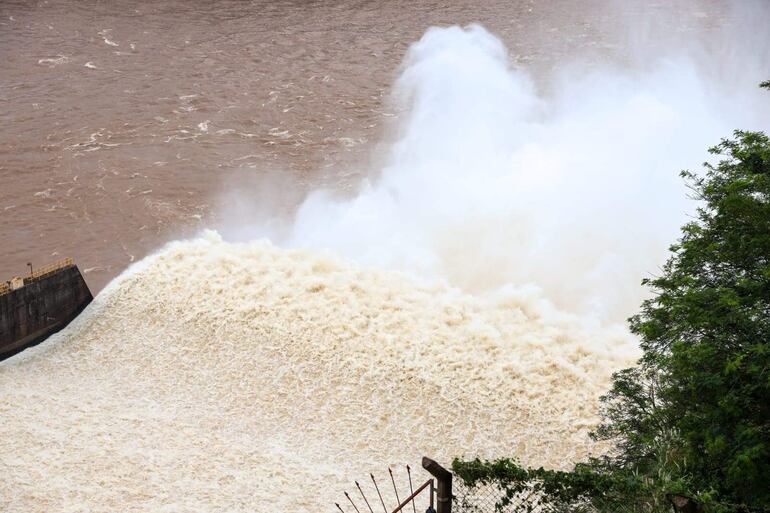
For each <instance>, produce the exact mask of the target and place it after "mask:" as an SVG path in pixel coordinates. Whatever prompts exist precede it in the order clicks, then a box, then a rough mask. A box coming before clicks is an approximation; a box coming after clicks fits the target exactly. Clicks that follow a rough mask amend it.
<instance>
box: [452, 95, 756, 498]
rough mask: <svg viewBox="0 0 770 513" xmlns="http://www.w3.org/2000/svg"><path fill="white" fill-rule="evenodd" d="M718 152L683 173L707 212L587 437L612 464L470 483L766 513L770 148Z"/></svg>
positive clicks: (675, 260)
mask: <svg viewBox="0 0 770 513" xmlns="http://www.w3.org/2000/svg"><path fill="white" fill-rule="evenodd" d="M761 86H762V87H767V88H769V89H770V82H764V83H763V84H761ZM710 152H711V153H712V154H714V155H717V160H718V163H717V164H715V165H714V164H709V163H707V164H705V165H704V166H705V173H703V174H700V175H698V174H694V173H691V172H688V171H685V172H683V173H682V176H683V178H684V179H685V180H686V181H687V183H688V186H689V188H690V190H691V191H692V193H693V196H694V198H695V199H697V200H699V201H700V202H701V204H700V208H698V210H697V215H696V216H695V217H694V219H693V220H692V222H690V223H688V224H686V225H685V226H684V227H683V228H682V237H681V239H680V240H679V241H678V242H677V243H676V244H674V245H673V246H672V247H671V256H670V258H669V260H668V261H667V262H666V264H665V265H664V267H663V268H662V272H661V274H660V276H659V277H656V278H652V279H648V280H644V281H643V283H644V284H645V285H647V286H648V287H650V288H651V290H652V292H653V293H654V295H653V297H652V298H651V299H649V300H647V301H645V302H644V303H643V304H642V307H641V311H640V313H639V314H638V315H636V316H634V317H632V318H631V319H630V326H631V330H632V331H633V332H634V333H635V334H637V335H638V336H639V338H640V340H641V347H642V350H643V357H642V358H641V360H640V361H639V362H638V365H637V366H636V367H633V368H630V369H625V370H622V371H620V372H617V373H615V374H614V376H613V381H612V386H611V388H610V390H609V392H608V393H607V394H606V395H605V396H604V397H603V398H602V412H601V413H602V418H603V422H602V424H601V425H600V426H599V428H598V429H597V430H596V431H595V432H594V433H593V436H594V437H595V438H596V439H600V440H610V441H612V442H614V445H615V451H613V452H612V453H611V454H610V455H608V456H605V457H603V458H597V459H592V460H591V461H589V462H587V463H583V464H580V465H578V466H577V467H576V468H575V470H574V471H573V472H553V471H546V470H543V469H524V468H522V467H519V466H518V465H516V464H515V463H514V462H513V461H511V460H499V461H497V462H480V461H478V460H476V461H472V462H461V461H456V462H455V469H456V471H458V473H459V474H460V475H461V477H463V478H464V479H466V478H467V479H468V482H469V483H472V482H479V481H483V482H490V481H494V482H497V483H499V484H502V485H503V487H504V488H505V489H506V490H507V491H508V492H509V495H510V494H511V493H513V492H514V491H515V490H521V489H523V488H521V487H522V486H525V483H530V485H529V486H531V483H533V482H534V483H536V486H537V487H538V489H539V490H540V491H541V492H542V493H543V494H544V499H545V500H550V501H551V502H552V503H554V504H558V505H562V506H566V507H568V506H569V505H572V507H573V508H574V507H575V506H576V505H579V504H591V505H592V506H593V507H594V508H595V509H599V510H600V511H612V510H613V508H617V505H618V504H619V502H618V500H620V499H622V498H623V497H625V498H626V499H631V500H632V501H636V504H637V505H638V506H639V507H638V508H636V509H634V510H640V511H658V510H662V508H663V507H664V503H665V500H664V499H665V494H666V493H668V492H674V493H682V494H686V495H690V496H694V497H696V498H698V499H699V500H700V501H701V502H703V503H705V504H706V505H709V504H710V505H711V506H712V508H711V509H712V510H714V511H720V510H721V511H735V510H736V509H741V508H743V509H746V510H758V511H761V510H768V511H770V140H769V139H768V137H767V136H766V135H765V134H763V133H761V132H743V131H736V132H735V133H734V137H733V138H732V139H724V140H722V142H721V143H720V144H718V145H717V146H715V147H714V148H711V149H710ZM514 495H515V494H514ZM720 505H721V506H720ZM567 509H569V507H568V508H567Z"/></svg>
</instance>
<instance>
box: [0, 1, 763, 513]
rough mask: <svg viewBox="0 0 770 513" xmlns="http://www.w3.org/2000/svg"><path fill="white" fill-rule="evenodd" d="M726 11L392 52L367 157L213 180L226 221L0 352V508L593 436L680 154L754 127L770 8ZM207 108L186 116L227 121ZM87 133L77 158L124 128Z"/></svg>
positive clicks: (331, 496) (323, 473)
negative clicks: (573, 34)
mask: <svg viewBox="0 0 770 513" xmlns="http://www.w3.org/2000/svg"><path fill="white" fill-rule="evenodd" d="M290 5H293V4H291V3H289V4H287V7H286V8H287V9H289V10H290V11H291V12H295V11H294V10H292V9H290V8H289V6H290ZM309 5H313V6H315V8H316V9H319V8H320V7H318V6H317V5H316V4H309ZM757 5H759V4H757ZM233 8H234V9H235V7H233ZM276 9H278V8H276ZM225 11H226V12H229V11H227V10H225ZM279 12H280V9H279ZM356 12H358V11H356ZM388 12H389V11H388ZM463 12H464V11H463ZM687 12H691V14H692V13H695V14H697V16H694V17H695V18H696V19H698V20H700V19H706V20H711V19H712V16H713V12H714V11H706V12H701V11H697V10H696V11H687ZM731 12H732V11H731ZM736 12H742V13H743V17H741V16H738V14H735V19H734V21H732V22H731V23H733V25H730V23H726V22H725V26H724V27H723V29H724V30H722V31H716V32H710V33H709V34H711V35H715V34H721V35H719V37H716V36H715V39H714V40H709V39H707V38H700V39H698V38H696V41H695V42H691V43H692V44H691V45H690V46H688V47H687V48H680V47H676V46H672V47H671V48H669V49H668V51H666V52H664V53H660V52H659V51H656V52H652V55H649V54H647V53H644V54H643V55H637V56H635V57H634V58H633V59H631V56H630V55H627V56H626V57H627V58H628V59H630V62H627V63H625V64H623V65H606V66H599V65H597V64H596V63H595V62H593V63H591V62H592V61H576V63H574V64H571V65H566V64H565V65H564V66H563V67H559V69H558V70H556V71H553V72H552V73H550V74H546V75H543V76H540V77H538V76H535V74H534V72H533V70H532V69H530V67H528V66H527V65H526V60H524V62H522V59H519V58H517V57H518V54H516V53H514V54H513V55H511V54H510V53H509V51H508V49H507V48H506V45H505V44H504V42H503V40H501V39H499V38H498V37H496V36H495V35H494V34H492V33H491V32H489V31H488V30H486V29H485V28H483V27H482V26H480V25H471V26H467V27H459V26H451V27H444V28H432V29H429V30H427V32H425V33H424V35H422V37H420V39H419V40H418V41H417V42H416V43H414V44H413V45H411V46H410V47H409V49H408V51H406V53H405V54H404V58H403V62H402V64H401V66H400V68H396V66H395V65H394V70H396V69H397V72H398V78H397V79H396V80H395V84H394V86H393V87H392V90H391V93H389V94H388V95H387V96H388V99H387V100H382V102H383V105H387V107H388V108H389V109H392V112H394V113H398V116H397V117H398V122H397V123H394V125H393V126H392V127H391V130H390V131H389V132H388V134H387V135H386V136H384V141H385V142H384V143H383V145H382V146H383V147H382V148H379V149H378V150H376V151H375V150H374V149H373V148H370V150H371V151H372V152H373V155H374V156H373V157H372V158H371V162H372V164H371V165H370V166H369V167H368V168H365V169H364V170H363V171H360V173H359V175H360V176H359V178H361V179H360V180H353V182H355V183H354V184H353V183H351V184H349V186H342V187H341V186H339V180H341V179H342V178H340V177H339V176H338V177H337V178H338V179H339V180H336V181H335V180H330V181H331V182H334V183H336V184H337V186H333V187H330V188H326V189H324V188H321V187H320V186H321V185H329V184H328V183H326V182H327V180H325V179H324V178H323V177H321V178H318V177H317V180H315V182H314V184H313V186H311V187H309V188H310V189H311V190H312V192H311V193H310V194H308V195H307V196H306V197H304V198H303V194H302V192H303V191H302V187H299V186H298V185H297V183H296V180H294V179H293V178H290V177H289V178H287V176H286V175H285V174H281V173H278V174H276V173H257V175H258V176H256V177H251V178H250V180H249V187H239V186H237V184H236V186H231V187H228V188H227V190H226V192H224V193H222V194H221V198H220V201H221V203H222V204H223V205H225V206H223V207H221V208H220V209H219V211H218V214H217V222H216V223H214V222H212V223H211V224H216V225H217V227H218V231H214V230H205V231H203V232H201V233H200V234H199V235H198V236H196V237H193V238H190V239H187V240H183V241H177V242H172V243H170V244H167V245H166V246H164V247H163V248H161V249H159V250H157V251H156V252H155V253H154V254H153V255H151V256H149V257H147V258H145V259H143V260H141V261H139V262H137V263H135V264H134V265H133V266H131V267H130V268H129V269H128V270H127V271H125V272H124V273H122V274H121V275H120V276H118V277H117V278H116V279H115V280H114V281H112V282H111V283H110V284H109V285H108V286H107V287H106V288H105V289H104V290H102V291H101V293H100V294H99V295H98V296H97V297H96V299H95V300H94V303H93V304H92V305H90V306H89V307H88V308H87V309H86V311H85V312H84V313H83V314H82V315H81V316H80V317H78V319H76V320H75V322H73V323H72V324H71V325H70V326H69V327H68V328H66V329H65V330H64V331H62V332H60V333H59V334H57V335H55V336H53V337H52V338H50V339H49V340H48V341H46V342H45V343H44V344H42V345H40V346H37V347H35V348H32V349H29V350H27V351H25V352H24V353H22V354H20V355H17V356H15V357H13V358H11V359H9V360H6V361H4V362H2V363H0V417H1V418H2V422H0V465H1V466H2V468H3V472H4V476H6V477H5V479H3V481H2V482H1V483H0V507H2V509H3V511H11V512H26V511H35V510H42V511H83V510H106V511H280V510H293V511H296V510H299V511H320V510H325V509H327V508H328V509H329V510H331V507H332V506H333V503H334V501H339V500H340V499H341V498H342V497H343V496H342V490H344V489H350V486H349V485H350V483H351V482H352V480H353V479H361V478H365V477H366V476H367V474H368V473H369V472H375V473H380V474H381V475H382V473H383V472H384V471H385V469H386V467H387V465H389V464H399V465H400V464H404V463H412V465H413V466H418V465H416V463H417V462H418V461H419V457H420V456H422V455H429V456H432V457H434V458H436V459H438V460H439V461H441V462H443V463H448V462H449V461H450V460H451V458H452V457H454V456H468V457H473V456H482V457H493V456H502V455H505V456H511V455H513V456H516V457H518V458H519V459H520V460H521V461H522V462H523V463H525V464H532V465H538V466H539V465H543V466H546V467H555V468H569V466H570V465H571V464H572V463H574V462H575V461H578V460H579V459H581V458H584V457H585V456H587V455H589V454H592V453H597V452H599V451H604V450H606V447H603V446H596V445H593V444H592V443H591V442H590V440H589V438H588V436H587V434H588V432H589V430H590V429H591V428H592V427H593V426H595V425H596V422H597V414H596V412H597V402H598V397H599V395H600V394H601V393H602V392H603V391H605V390H606V387H607V384H608V382H609V377H610V375H611V373H612V372H613V371H614V370H616V369H619V368H621V367H623V366H626V365H629V364H630V363H632V362H633V360H634V358H635V357H636V356H637V354H638V349H637V347H636V343H635V341H634V340H633V338H632V337H631V335H630V334H629V333H628V332H627V330H626V328H625V327H624V326H623V324H622V321H623V319H624V318H625V317H626V316H628V315H630V314H631V313H633V311H634V309H635V308H636V307H637V306H638V304H639V301H640V300H641V299H642V298H643V297H644V291H643V290H642V289H641V287H640V286H639V285H638V283H639V281H640V279H641V278H642V277H644V276H645V275H647V274H649V273H653V272H655V270H656V269H657V266H658V265H660V264H661V262H662V261H663V259H664V258H665V255H666V246H667V244H668V243H670V242H671V241H672V240H673V238H674V237H675V235H676V232H677V227H678V226H679V225H680V224H681V222H683V221H684V220H685V219H686V213H687V212H688V211H691V210H692V207H693V205H692V203H691V202H690V201H689V200H687V199H686V196H685V190H684V188H683V186H682V185H681V184H680V182H679V180H678V178H677V176H676V171H677V170H678V169H680V168H683V167H690V168H693V169H694V168H697V166H698V164H699V163H700V162H701V161H702V160H703V159H704V158H705V157H706V154H705V151H704V150H705V148H706V147H707V146H708V145H710V144H712V143H714V142H716V141H718V139H719V137H721V136H725V135H728V134H729V132H730V130H732V129H733V128H736V127H742V128H748V129H753V128H764V129H767V128H768V119H770V102H768V101H767V99H766V98H764V97H763V96H762V93H761V92H760V91H759V90H758V89H757V88H756V84H757V83H758V82H759V81H760V80H761V79H764V78H767V77H766V76H764V75H766V74H768V73H765V71H763V70H768V69H770V55H769V54H768V50H767V48H768V46H767V45H758V44H756V43H757V42H761V41H763V40H764V39H766V38H767V34H765V33H763V32H752V31H749V30H748V28H749V27H751V26H754V24H756V23H757V20H763V19H770V16H768V11H767V9H760V8H757V9H756V10H749V11H736ZM710 13H711V14H710ZM747 13H748V14H751V16H747ZM295 14H296V12H295ZM359 14H360V13H359ZM452 14H453V11H451V10H450V11H447V12H445V13H444V15H446V16H447V17H450V18H451V17H452ZM454 14H456V13H454ZM400 15H403V14H400ZM701 15H702V16H701ZM330 16H331V15H330ZM332 18H334V16H332ZM14 19H15V18H14ZM612 19H618V18H617V17H616V18H612ZM233 20H236V21H234V23H243V21H242V20H241V18H239V17H233ZM238 20H241V21H238ZM735 20H737V21H735ZM691 21H692V20H691ZM308 23H309V22H308ZM672 23H674V26H680V25H681V24H680V25H677V23H676V22H672ZM685 25H686V24H685ZM685 25H681V26H685ZM696 25H697V23H696ZM760 25H761V23H760ZM239 27H240V25H239ZM423 28H425V27H423ZM739 28H740V29H741V30H738V29H739ZM239 30H245V29H244V28H243V27H240V28H239ZM704 33H705V32H704ZM687 34H688V33H685V35H687ZM697 34H699V35H702V34H703V33H701V32H697ZM102 35H103V40H104V41H103V43H104V44H105V45H107V46H110V47H111V48H112V47H113V44H114V45H123V44H124V41H123V40H120V41H118V40H117V39H114V37H115V35H114V34H112V33H107V32H105V33H104V34H102ZM745 35H747V37H743V36H745ZM668 36H669V37H670V38H671V40H676V41H683V40H689V39H690V38H689V36H688V37H684V36H682V34H679V35H678V36H676V37H675V36H674V35H671V34H668ZM739 36H741V37H739ZM191 37H192V36H191ZM298 37H309V36H307V35H306V36H298ZM383 37H385V36H383ZM400 37H401V36H400ZM415 37H417V36H415ZM100 41H101V40H100ZM138 44H139V42H137V45H138ZM218 44H219V43H216V44H214V43H212V46H211V47H212V48H217V47H218V46H217V45H218ZM653 46H654V45H653ZM658 50H660V48H658ZM738 50H741V51H738ZM62 51H63V52H64V51H65V50H62ZM172 53H174V52H172ZM180 53H181V54H184V51H182V50H180ZM65 56H66V55H65ZM57 59H58V57H57ZM67 62H69V61H67V60H64V61H62V62H59V61H56V62H54V61H50V62H49V61H44V63H43V64H44V65H45V66H48V65H50V66H59V65H64V64H66V63H67ZM89 62H91V61H89ZM94 62H96V61H94ZM94 62H92V64H93V66H94V67H95V68H96V69H99V68H100V67H101V66H100V64H99V63H98V62H96V63H94ZM288 65H289V64H287V66H288ZM86 69H92V68H88V67H87V68H86ZM736 70H740V71H741V73H740V74H739V73H736ZM362 73H363V72H362ZM394 73H395V71H394ZM360 78H361V77H360V76H359V79H360ZM201 80H203V79H201ZM204 82H205V80H204ZM213 82H216V80H214V81H213ZM22 89H23V88H22ZM353 89H354V88H353ZM341 90H342V91H347V90H350V89H347V88H346V86H342V87H341ZM343 96H344V94H343ZM180 98H181V97H180ZM188 100H189V101H190V102H191V103H190V104H191V105H193V106H195V105H197V104H196V103H195V102H196V101H197V100H195V99H194V98H192V99H191V98H188ZM180 101H182V100H181V99H180ZM379 102H380V100H377V101H375V102H374V104H376V105H377V106H383V105H380V103H379ZM197 108H198V107H196V108H193V109H192V110H190V111H185V112H188V113H189V112H197V111H196V109H197ZM236 108H240V107H236ZM286 108H287V109H289V110H288V111H286V115H287V119H289V120H292V122H295V123H300V124H301V123H302V122H303V120H305V117H304V116H300V115H298V114H296V113H295V114H290V112H291V109H290V108H289V107H286ZM180 112H181V111H180ZM220 112H221V111H220ZM207 115H208V114H206V116H207ZM295 116H296V117H295ZM159 123H161V122H160V121H159ZM201 123H204V126H203V127H200V126H199V128H198V132H196V135H195V137H194V139H197V138H203V140H206V138H207V137H213V136H212V135H211V134H218V135H217V137H222V138H226V137H227V136H229V135H231V134H230V132H222V133H220V132H219V131H218V130H213V128H212V127H213V126H214V125H215V123H213V122H211V123H209V122H206V121H205V120H202V121H201ZM206 123H209V124H206ZM223 126H224V125H223ZM220 128H221V127H220ZM180 130H182V129H180ZM184 130H187V128H185V129H184ZM221 130H227V129H225V128H221ZM139 132H141V133H144V132H142V131H141V130H140V131H139ZM180 133H181V132H180ZM282 133H283V132H276V133H275V134H273V135H275V136H276V137H278V138H279V139H281V138H283V139H285V140H293V138H294V135H292V133H291V132H287V134H289V135H287V136H286V137H284V136H283V135H280V134H282ZM177 135H179V134H177ZM284 135H285V134H284ZM134 136H137V137H139V136H138V135H137V134H134V135H132V136H130V137H129V140H128V141H123V142H116V143H114V144H117V145H118V146H116V148H119V147H120V145H121V144H124V143H125V144H126V145H127V146H129V147H130V146H131V145H133V144H137V145H139V146H141V145H142V144H143V143H142V142H141V137H139V138H138V139H136V138H133V137H134ZM391 141H393V142H392V143H391ZM92 142H93V143H94V145H91V146H89V145H88V144H86V145H85V146H83V147H79V148H80V150H78V151H81V150H82V151H83V152H86V158H91V157H88V155H93V154H94V152H97V153H98V152H100V151H103V150H104V151H111V150H107V148H108V147H109V146H104V145H103V143H104V144H107V143H106V142H104V141H101V142H100V140H99V139H98V138H97V139H95V140H94V141H92ZM305 142H307V141H305ZM109 144H113V143H109ZM171 144H172V145H173V147H169V148H170V149H174V150H176V149H178V148H179V147H178V146H175V145H177V144H180V143H179V142H178V140H177V142H174V143H171ZM301 144H304V143H301ZM301 144H300V146H301ZM206 147H207V146H205V145H203V146H201V145H200V141H198V142H197V143H195V146H193V147H192V148H193V149H192V150H191V151H192V152H193V153H194V152H200V151H202V148H203V149H205V148H206ZM10 148H11V149H12V148H13V145H10ZM91 148H94V149H93V151H89V150H90V149H91ZM269 148H271V150H270V151H273V150H272V145H269ZM297 148H299V146H298V147H297ZM6 149H8V148H6ZM124 150H125V149H124ZM8 151H11V150H8ZM51 151H54V152H56V151H62V150H61V148H58V149H57V148H52V149H51ZM164 151H165V150H164ZM212 151H213V152H214V153H217V152H216V151H214V150H212ZM217 151H221V152H223V153H228V151H227V149H226V148H225V149H222V148H219V149H218V150H217ZM249 151H254V152H256V153H255V154H259V155H263V154H262V153H261V152H260V151H257V150H254V149H253V148H251V149H249ZM265 151H267V150H265ZM297 151H301V150H299V149H298V150H297ZM22 153H23V152H22ZM217 155H219V154H218V153H217ZM124 156H125V154H124ZM230 156H232V154H231V155H230ZM263 156H264V155H263ZM72 158H75V157H74V156H72ZM77 158H80V157H77ZM217 158H218V157H217ZM260 158H261V157H260ZM175 165H181V164H180V163H178V162H177V163H176V164H175ZM160 167H162V166H160ZM369 168H371V169H372V170H371V172H368V169H369ZM250 169H252V168H250ZM57 172H58V171H57ZM322 174H323V173H322ZM172 175H173V174H172ZM165 179H168V176H166V177H165ZM157 180H159V181H161V178H157ZM72 181H73V182H74V179H73V180H72ZM342 181H343V182H344V180H342ZM359 181H360V184H359V183H358V182H359ZM297 189H299V192H298V191H297ZM57 190H58V189H55V188H54V189H52V192H51V195H53V196H56V195H57V194H58V193H57V192H56V191H57ZM73 190H74V189H73ZM149 194H151V193H148V195H149ZM35 197H38V196H35ZM67 197H68V196H67ZM38 198H42V196H40V197H38ZM43 199H45V198H43ZM57 201H59V203H57V204H59V205H61V208H62V209H67V208H69V207H67V206H66V204H67V203H66V201H70V200H65V199H64V196H62V197H61V198H59V199H57ZM287 205H288V206H289V207H291V206H296V207H297V208H296V210H293V209H291V208H288V209H287ZM134 206H136V205H134ZM84 208H87V205H86V207H84ZM139 210H141V209H139ZM287 210H288V211H289V214H286V211H287ZM7 211H8V212H19V211H17V210H16V208H15V207H14V208H10V209H8V210H7ZM118 214H119V212H118ZM145 214H146V213H145V212H142V211H138V212H137V214H136V215H137V219H143V217H142V216H144V215H145ZM14 215H21V214H14ZM148 215H150V217H151V216H152V214H148ZM169 215H170V216H172V217H173V215H172V214H169ZM116 217H118V218H119V217H120V216H119V215H117V216H116ZM6 219H7V218H4V219H3V222H4V223H6ZM115 222H116V223H121V222H123V221H115ZM132 222H134V221H132V220H131V219H129V220H127V221H125V224H123V225H122V226H124V228H125V227H127V226H130V225H131V223H132ZM5 226H6V225H5V224H4V227H5ZM105 226H106V225H105ZM50 229H53V228H50ZM104 229H106V228H105V227H104V226H102V227H101V228H99V230H104ZM126 231H129V232H130V230H128V229H126ZM100 233H102V232H101V231H100ZM15 236H17V237H20V236H18V234H16V235H15ZM61 236H62V237H65V236H66V233H65V232H62V234H61ZM22 238H23V237H21V238H17V239H14V240H21V239H22ZM397 472H399V471H397ZM398 477H399V478H400V480H401V482H402V483H405V481H404V477H405V476H403V475H400V476H398ZM418 479H419V478H418ZM386 500H390V502H391V503H392V502H393V499H392V498H391V497H388V498H387V499H386Z"/></svg>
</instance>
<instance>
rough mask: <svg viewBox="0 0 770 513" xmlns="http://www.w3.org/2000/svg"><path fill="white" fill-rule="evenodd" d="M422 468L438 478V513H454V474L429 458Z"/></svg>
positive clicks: (424, 461)
mask: <svg viewBox="0 0 770 513" xmlns="http://www.w3.org/2000/svg"><path fill="white" fill-rule="evenodd" d="M422 468H424V469H425V470H427V471H428V472H430V473H431V474H432V475H433V477H435V478H436V513H452V473H451V472H449V471H448V470H447V469H445V468H444V467H442V466H441V465H439V464H438V463H436V462H435V461H433V460H432V459H430V458H427V457H423V459H422Z"/></svg>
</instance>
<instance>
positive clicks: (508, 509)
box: [452, 475, 557, 513]
mask: <svg viewBox="0 0 770 513" xmlns="http://www.w3.org/2000/svg"><path fill="white" fill-rule="evenodd" d="M452 495H453V496H454V504H453V506H454V507H453V511H455V512H457V513H557V510H556V509H554V508H553V506H552V505H550V504H546V503H543V502H542V501H541V500H540V495H539V494H537V493H535V492H534V491H531V490H530V491H525V492H522V493H519V494H514V495H511V496H510V497H509V496H508V494H506V492H505V490H503V489H502V488H501V487H500V486H499V485H497V484H491V483H487V484H478V485H476V486H468V485H466V484H465V483H464V482H463V480H462V479H461V478H460V477H459V476H457V475H455V476H454V478H453V479H452Z"/></svg>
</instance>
